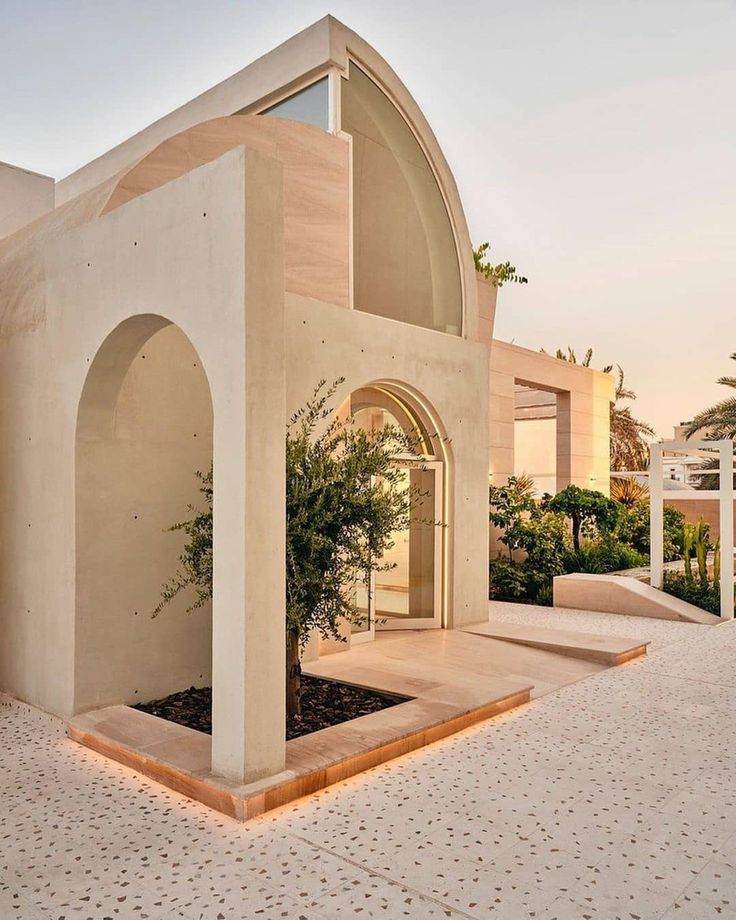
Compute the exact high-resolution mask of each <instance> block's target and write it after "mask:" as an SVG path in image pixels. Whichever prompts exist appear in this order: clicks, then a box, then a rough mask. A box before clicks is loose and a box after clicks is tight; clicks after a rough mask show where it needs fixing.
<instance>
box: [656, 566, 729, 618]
mask: <svg viewBox="0 0 736 920" xmlns="http://www.w3.org/2000/svg"><path fill="white" fill-rule="evenodd" d="M662 589H663V590H664V591H666V592H667V593H668V594H672V595H673V596H674V597H679V598H680V599H681V600H683V601H687V602H688V604H694V605H695V606H696V607H701V608H702V609H703V610H707V611H708V612H709V613H714V614H715V615H716V616H720V614H721V586H720V585H719V584H718V582H708V583H707V584H703V583H702V582H700V581H696V580H695V579H691V578H688V577H687V575H684V574H683V573H682V572H665V573H664V579H663V584H662Z"/></svg>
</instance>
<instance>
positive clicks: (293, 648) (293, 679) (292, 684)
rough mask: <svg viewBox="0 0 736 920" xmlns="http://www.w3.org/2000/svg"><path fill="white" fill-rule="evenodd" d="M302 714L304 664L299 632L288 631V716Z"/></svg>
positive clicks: (290, 717)
mask: <svg viewBox="0 0 736 920" xmlns="http://www.w3.org/2000/svg"><path fill="white" fill-rule="evenodd" d="M301 714H302V665H301V661H300V660H299V634H298V633H296V632H292V631H288V632H287V633H286V718H287V719H293V718H294V716H300V715H301Z"/></svg>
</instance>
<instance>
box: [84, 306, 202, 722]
mask: <svg viewBox="0 0 736 920" xmlns="http://www.w3.org/2000/svg"><path fill="white" fill-rule="evenodd" d="M92 399H94V396H92ZM111 408H112V413H113V414H112V417H111V418H110V419H109V424H107V422H108V420H107V419H106V418H105V419H100V420H99V424H95V425H89V426H86V428H85V430H84V431H82V432H80V435H79V437H78V440H77V448H76V492H77V502H76V530H77V541H78V553H77V613H76V620H75V661H76V669H77V674H78V681H77V688H76V708H77V709H90V708H97V707H99V706H104V705H108V704H111V703H120V702H125V703H133V702H141V701H147V700H150V699H156V698H159V697H161V696H166V695H167V694H168V693H172V692H174V691H175V690H181V689H182V688H184V687H188V686H192V685H194V686H210V685H211V680H212V609H211V603H207V604H206V605H205V607H203V608H202V609H199V610H196V611H194V612H193V613H191V614H187V612H186V609H187V607H188V606H190V605H191V604H192V603H193V602H194V600H195V597H196V595H195V592H194V591H193V590H191V589H190V590H188V591H186V592H184V593H183V594H180V595H179V596H178V597H177V598H176V599H175V600H174V601H172V603H171V604H169V605H168V606H167V607H166V608H165V609H164V610H163V612H162V613H161V614H160V616H159V618H158V619H155V620H154V619H153V618H152V616H151V613H152V611H153V609H154V608H155V606H156V605H157V603H158V600H159V597H160V592H161V585H162V576H163V577H164V578H165V580H166V581H168V580H169V579H170V578H172V577H173V575H174V573H175V572H176V570H177V568H178V557H179V554H180V552H181V550H182V548H183V545H184V542H185V535H184V534H183V533H182V532H181V531H178V532H176V533H169V532H167V528H169V527H171V525H172V524H174V523H175V522H177V521H181V520H184V519H187V518H189V517H191V514H190V512H189V511H188V505H190V504H193V505H196V506H197V507H198V508H201V509H202V510H204V508H205V503H204V499H203V497H202V496H201V495H200V494H199V492H198V487H199V481H198V480H197V479H196V477H195V475H194V474H195V471H196V470H199V471H201V472H206V471H207V470H208V469H209V467H210V464H211V462H212V403H211V400H210V392H209V384H208V382H207V378H206V376H205V373H204V370H203V368H202V363H201V361H200V358H199V355H198V354H197V352H196V351H195V350H194V348H193V346H192V344H191V343H190V342H189V340H188V339H187V337H186V336H185V335H184V333H183V332H182V331H181V330H180V329H179V328H178V327H177V326H175V325H173V324H172V325H169V326H166V327H164V328H163V329H161V330H160V331H158V332H156V333H154V334H153V336H152V337H151V338H150V339H149V340H148V341H147V342H146V343H145V344H144V345H143V346H142V347H141V348H140V349H138V351H137V353H136V354H135V355H134V357H133V359H132V361H131V364H130V367H129V370H128V372H127V373H126V374H125V377H124V379H123V381H122V386H121V388H120V392H119V394H118V397H117V399H116V400H115V404H114V406H111ZM166 573H168V574H166ZM121 586H124V590H121Z"/></svg>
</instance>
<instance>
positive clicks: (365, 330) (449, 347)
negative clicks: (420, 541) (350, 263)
mask: <svg viewBox="0 0 736 920" xmlns="http://www.w3.org/2000/svg"><path fill="white" fill-rule="evenodd" d="M488 353H489V349H488V347H487V345H484V344H482V343H479V342H470V341H467V340H463V339H459V338H457V337H456V336H452V335H446V334H443V333H438V332H434V331H431V330H426V329H419V328H416V327H412V326H407V325H406V324H404V323H398V322H395V321H393V320H390V319H385V318H384V317H380V316H372V315H370V314H367V313H361V312H359V311H350V310H344V309H341V308H339V307H336V306H333V305H330V304H324V303H319V302H317V301H314V300H310V299H308V298H304V297H299V296H297V295H292V294H290V295H287V298H286V367H287V412H288V413H291V412H293V411H294V410H296V409H297V408H299V407H300V406H301V405H303V403H304V401H305V399H307V398H308V397H309V396H310V394H311V392H312V390H313V388H314V386H315V384H316V383H317V382H318V381H319V379H320V378H321V377H324V378H325V379H326V380H328V381H332V380H336V379H337V378H338V377H345V378H346V380H345V383H344V384H343V385H342V387H341V388H340V392H339V393H338V394H337V399H336V405H337V404H339V403H340V402H342V400H343V399H345V398H346V397H347V396H348V395H349V394H350V393H351V392H353V391H354V390H356V389H358V388H359V387H362V386H366V385H368V384H370V383H376V382H384V383H388V384H393V385H394V386H396V387H398V388H400V389H402V388H406V389H407V390H408V393H409V397H410V399H412V398H413V399H416V400H418V401H419V402H420V404H421V405H422V406H423V407H424V408H425V409H426V411H428V413H429V414H430V416H431V417H433V418H434V419H436V421H437V426H438V430H439V431H444V433H445V434H446V436H447V438H448V439H449V443H448V444H447V445H446V451H447V455H448V457H447V460H448V462H447V464H446V471H447V482H446V488H445V494H446V503H447V507H446V516H445V521H446V523H447V525H448V527H447V530H446V533H445V553H446V557H447V559H448V560H449V565H448V566H447V569H448V570H449V572H450V573H451V575H450V578H449V579H448V582H447V584H446V585H445V592H446V603H445V618H446V620H445V622H446V625H448V626H451V627H452V626H461V625H464V624H468V623H473V622H478V620H481V619H484V618H485V617H486V616H487V598H488V566H487V529H488V496H487V488H488V485H487V483H488V459H487V458H488V403H487V399H486V393H487V387H486V383H487V380H488Z"/></svg>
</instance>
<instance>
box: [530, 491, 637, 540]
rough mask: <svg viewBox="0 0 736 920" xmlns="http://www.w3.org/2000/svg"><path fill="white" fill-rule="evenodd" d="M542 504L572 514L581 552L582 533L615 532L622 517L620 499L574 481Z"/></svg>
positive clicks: (593, 534) (592, 534) (548, 497)
mask: <svg viewBox="0 0 736 920" xmlns="http://www.w3.org/2000/svg"><path fill="white" fill-rule="evenodd" d="M542 504H543V507H544V508H545V509H546V510H548V511H555V512H559V513H561V514H564V515H565V516H566V517H569V518H570V521H571V524H572V542H573V546H574V548H575V552H580V537H581V534H582V533H585V535H586V536H590V537H594V536H596V535H598V534H607V533H611V532H612V531H613V529H614V527H615V526H616V523H617V521H618V515H619V506H618V505H617V504H616V502H614V501H612V500H611V499H610V498H607V497H606V496H605V495H604V494H603V493H602V492H597V491H595V490H593V489H581V488H580V486H573V485H570V486H567V487H566V488H564V489H563V490H562V491H561V492H558V493H557V495H548V496H545V498H544V499H543V502H542Z"/></svg>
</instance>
